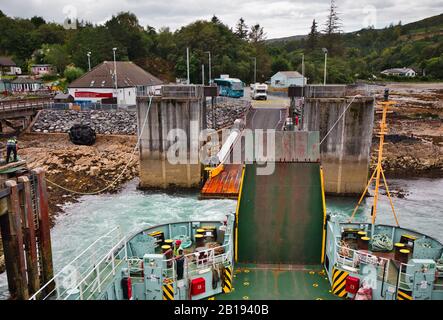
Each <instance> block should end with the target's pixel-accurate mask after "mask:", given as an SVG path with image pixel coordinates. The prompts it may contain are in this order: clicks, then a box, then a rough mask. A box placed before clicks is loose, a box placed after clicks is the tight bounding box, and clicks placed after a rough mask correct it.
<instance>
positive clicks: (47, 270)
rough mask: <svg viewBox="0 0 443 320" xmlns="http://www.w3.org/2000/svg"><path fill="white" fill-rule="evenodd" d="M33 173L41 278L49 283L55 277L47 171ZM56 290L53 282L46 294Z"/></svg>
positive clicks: (37, 169) (41, 170)
mask: <svg viewBox="0 0 443 320" xmlns="http://www.w3.org/2000/svg"><path fill="white" fill-rule="evenodd" d="M32 173H33V174H34V175H35V176H36V178H37V186H38V192H37V194H38V205H39V229H38V235H37V237H38V240H39V241H38V242H39V253H40V257H41V262H42V266H41V269H40V270H41V278H42V282H43V283H48V282H49V281H50V280H51V279H52V278H53V276H54V269H53V265H52V247H51V235H50V225H49V211H48V209H49V208H48V193H47V188H46V179H45V171H44V170H43V169H42V168H36V169H34V170H32ZM54 288H55V283H54V282H53V281H52V282H51V283H49V284H48V285H47V287H46V294H49V293H51V292H52V291H53V290H54Z"/></svg>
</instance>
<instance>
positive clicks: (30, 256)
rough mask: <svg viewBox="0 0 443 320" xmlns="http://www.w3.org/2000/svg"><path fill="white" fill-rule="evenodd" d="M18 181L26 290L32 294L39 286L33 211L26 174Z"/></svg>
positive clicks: (29, 184) (29, 185)
mask: <svg viewBox="0 0 443 320" xmlns="http://www.w3.org/2000/svg"><path fill="white" fill-rule="evenodd" d="M18 182H21V183H23V190H22V191H21V192H20V198H21V199H22V206H21V216H22V222H23V234H24V244H25V252H26V271H27V274H28V290H29V294H30V295H32V294H34V293H35V292H36V291H38V289H39V288H40V279H39V272H38V256H37V243H36V241H35V237H36V235H35V222H34V211H33V208H32V195H31V183H30V181H29V178H28V177H26V176H21V177H19V178H18Z"/></svg>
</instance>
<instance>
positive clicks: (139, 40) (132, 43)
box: [105, 12, 153, 60]
mask: <svg viewBox="0 0 443 320" xmlns="http://www.w3.org/2000/svg"><path fill="white" fill-rule="evenodd" d="M105 26H106V28H107V29H108V30H109V32H110V33H111V35H112V37H113V38H114V39H115V46H116V47H119V46H118V44H120V45H121V46H123V47H124V48H119V49H123V51H124V52H126V53H127V56H128V58H129V60H135V59H138V58H143V57H146V56H147V55H148V53H149V49H150V48H151V47H152V44H153V42H152V39H151V37H150V35H149V34H148V33H146V32H144V30H143V28H142V27H141V26H140V25H139V22H138V19H137V17H136V16H135V14H133V13H130V12H120V13H119V14H117V15H116V16H113V17H112V18H111V19H110V20H108V21H106V23H105Z"/></svg>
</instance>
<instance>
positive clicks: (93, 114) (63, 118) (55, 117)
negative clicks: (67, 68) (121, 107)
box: [32, 110, 137, 135]
mask: <svg viewBox="0 0 443 320" xmlns="http://www.w3.org/2000/svg"><path fill="white" fill-rule="evenodd" d="M136 117H137V116H136V113H135V111H103V110H91V111H75V110H43V111H42V113H41V114H40V116H39V118H38V119H37V121H36V122H35V123H34V125H33V127H32V131H34V132H40V133H61V132H68V131H69V129H70V128H71V127H72V126H73V125H74V124H79V123H81V124H87V125H90V126H91V127H92V128H93V129H94V130H95V132H96V133H98V134H120V135H134V134H136V132H137V119H136Z"/></svg>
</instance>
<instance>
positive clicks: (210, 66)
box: [205, 51, 212, 85]
mask: <svg viewBox="0 0 443 320" xmlns="http://www.w3.org/2000/svg"><path fill="white" fill-rule="evenodd" d="M205 53H207V54H209V73H208V75H209V85H211V82H212V65H211V51H205Z"/></svg>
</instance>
